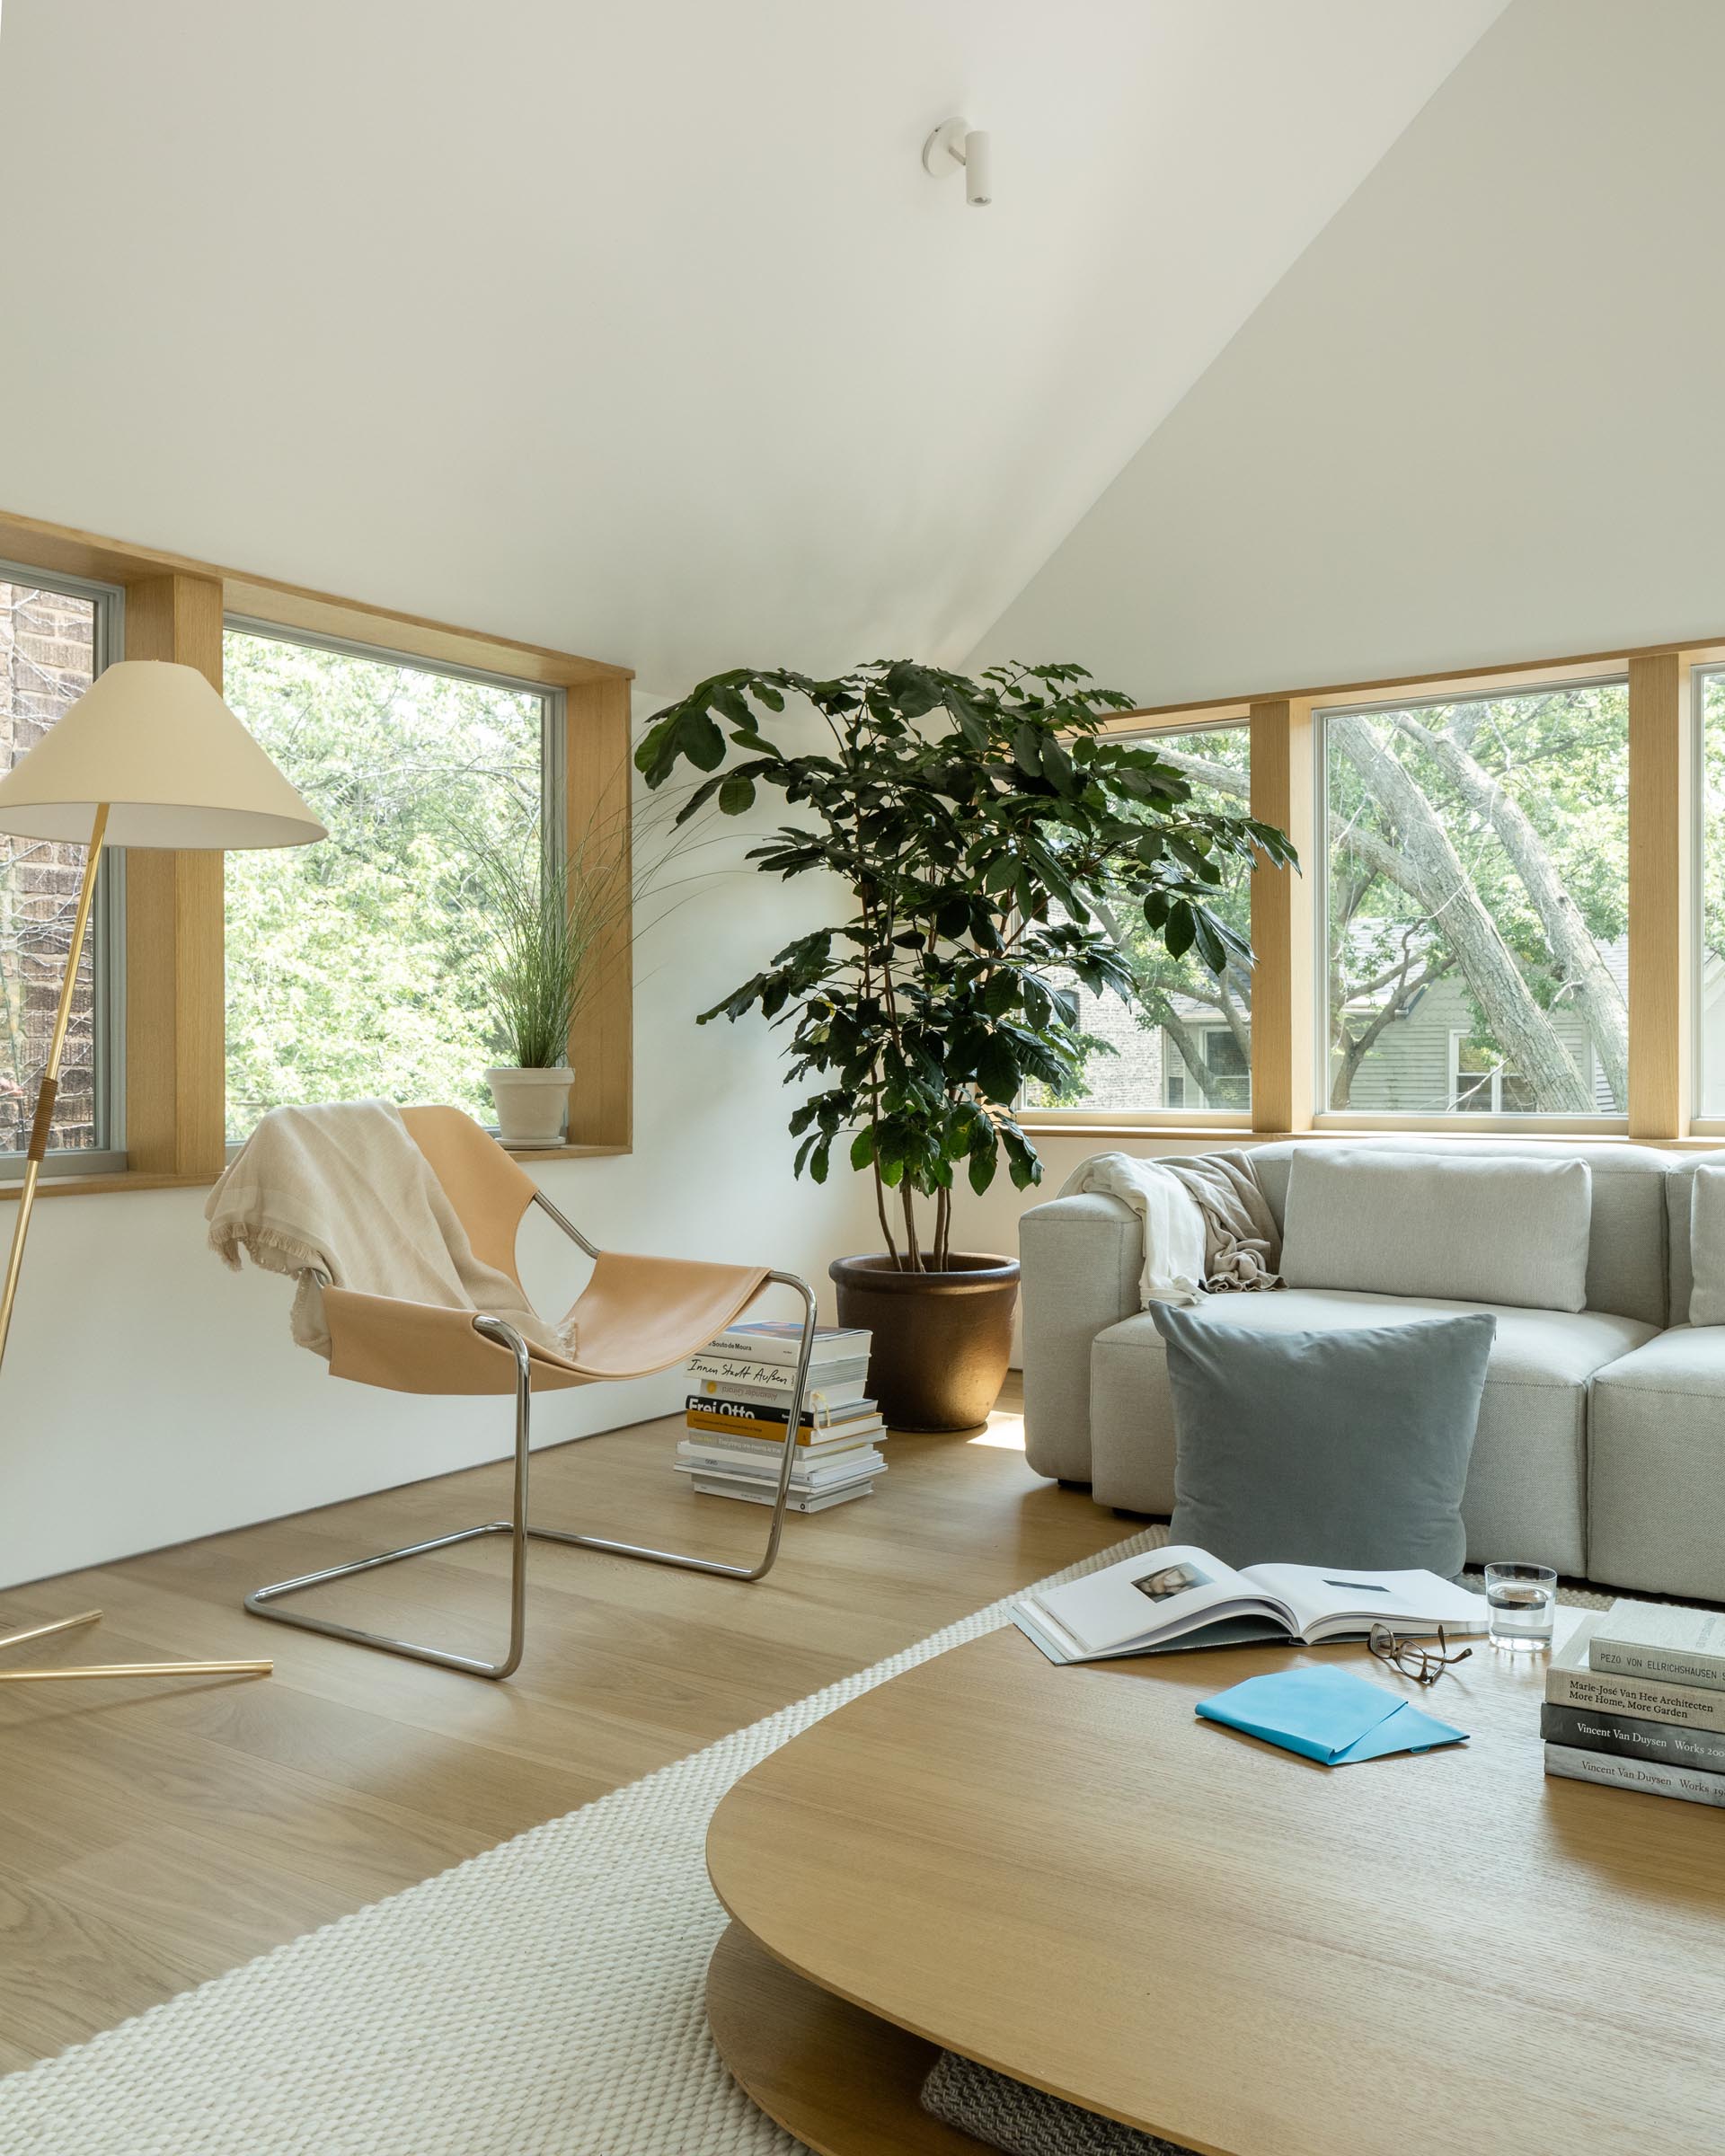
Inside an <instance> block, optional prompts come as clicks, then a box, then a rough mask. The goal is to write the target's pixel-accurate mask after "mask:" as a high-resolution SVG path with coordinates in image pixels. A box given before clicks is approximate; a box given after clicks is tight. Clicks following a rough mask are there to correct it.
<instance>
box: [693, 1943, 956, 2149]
mask: <svg viewBox="0 0 1725 2156" xmlns="http://www.w3.org/2000/svg"><path fill="white" fill-rule="evenodd" d="M707 2020H708V2022H709V2024H710V2025H711V2027H712V2039H713V2042H714V2043H715V2044H716V2045H717V2046H718V2047H719V2055H720V2057H721V2059H723V2061H724V2062H725V2064H726V2065H727V2066H728V2067H729V2068H730V2072H731V2073H732V2075H733V2077H734V2078H735V2080H736V2081H737V2082H738V2083H739V2086H740V2087H741V2088H742V2089H743V2090H745V2092H746V2093H747V2095H748V2096H749V2097H750V2098H752V2099H753V2100H754V2101H755V2102H756V2103H757V2104H758V2105H759V2106H760V2107H761V2109H762V2110H763V2111H765V2113H766V2115H767V2116H768V2117H769V2118H772V2119H776V2120H777V2122H778V2124H779V2125H782V2126H783V2128H784V2130H785V2132H786V2133H787V2134H795V2135H796V2137H797V2139H798V2140H799V2141H801V2142H806V2143H808V2145H809V2147H810V2148H811V2149H814V2150H816V2151H817V2152H818V2156H977V2152H978V2151H979V2150H980V2149H981V2146H982V2144H981V2143H979V2142H976V2141H972V2140H971V2138H970V2136H969V2134H960V2133H956V2132H955V2131H954V2130H953V2128H952V2127H951V2126H946V2125H942V2124H941V2122H940V2121H939V2120H938V2119H934V2118H931V2117H930V2116H928V2114H927V2112H926V2111H924V2109H923V2107H922V2106H921V2104H920V2103H919V2102H918V2101H917V2098H918V2094H919V2092H920V2090H921V2089H922V2086H923V2083H924V2081H925V2080H926V2079H927V2076H928V2071H929V2069H930V2067H931V2066H933V2063H934V2061H935V2059H936V2057H937V2056H938V2055H939V2054H938V2053H937V2052H936V2050H935V2047H934V2046H933V2045H932V2044H929V2043H925V2042H924V2039H923V2038H922V2037H913V2036H912V2035H911V2034H910V2033H909V2031H908V2030H907V2029H902V2028H897V2027H895V2026H894V2024H893V2023H892V2022H890V2021H882V2020H880V2019H877V2018H876V2016H874V2015H873V2014H869V2013H864V2012H863V2010H862V2008H861V2007H860V2006H852V2005H850V2004H848V2003H847V2002H846V2001H845V2000H843V1999H838V1998H836V1997H835V1996H834V1995H833V1993H831V1992H823V1991H822V1990H821V1989H820V1987H819V1985H818V1984H810V1983H809V1980H808V1979H807V1977H803V1976H799V1975H795V1974H794V1973H793V1972H792V1970H790V1969H787V1968H786V1967H785V1966H784V1964H783V1962H781V1961H774V1958H773V1957H772V1956H771V1955H770V1954H769V1953H768V1952H767V1951H766V1949H765V1947H763V1946H762V1945H761V1944H760V1942H759V1941H758V1940H756V1938H755V1936H754V1934H753V1933H752V1932H749V1931H745V1930H744V1929H743V1927H742V1925H741V1924H736V1923H733V1924H732V1925H731V1927H730V1931H727V1932H726V1933H725V1935H724V1937H723V1938H722V1939H721V1940H720V1941H719V1944H718V1945H717V1947H715V1948H714V1949H713V1955H712V1961H711V1962H710V1963H709V1964H708V1966H707Z"/></svg>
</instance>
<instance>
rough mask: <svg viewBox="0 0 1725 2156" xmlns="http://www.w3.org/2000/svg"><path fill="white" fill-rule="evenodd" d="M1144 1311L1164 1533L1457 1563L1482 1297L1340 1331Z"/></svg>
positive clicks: (1341, 1555) (1330, 1558)
mask: <svg viewBox="0 0 1725 2156" xmlns="http://www.w3.org/2000/svg"><path fill="white" fill-rule="evenodd" d="M1151 1316H1152V1318H1153V1319H1154V1322H1155V1326H1156V1330H1157V1331H1158V1332H1160V1333H1161V1335H1162V1337H1163V1339H1164V1340H1165V1341H1166V1343H1167V1347H1168V1383H1169V1386H1170V1388H1171V1390H1172V1393H1173V1400H1174V1516H1173V1518H1172V1521H1171V1522H1170V1523H1169V1527H1168V1533H1169V1538H1170V1540H1171V1541H1173V1542H1190V1543H1193V1544H1195V1545H1196V1546H1197V1547H1198V1548H1199V1549H1200V1550H1207V1551H1210V1553H1211V1554H1212V1556H1215V1557H1219V1558H1220V1559H1221V1560H1222V1561H1223V1563H1224V1564H1225V1565H1252V1564H1283V1565H1360V1566H1365V1567H1367V1568H1369V1569H1370V1570H1372V1571H1376V1572H1401V1571H1427V1572H1436V1573H1438V1574H1440V1575H1441V1576H1442V1577H1444V1578H1446V1579H1453V1578H1454V1577H1455V1575H1456V1574H1457V1573H1458V1572H1459V1571H1460V1570H1461V1568H1462V1567H1463V1565H1464V1563H1465V1561H1466V1559H1467V1533H1466V1530H1465V1529H1464V1526H1463V1524H1462V1491H1463V1489H1464V1485H1465V1483H1466V1481H1467V1463H1468V1460H1469V1457H1470V1455H1471V1454H1472V1453H1473V1434H1474V1431H1475V1429H1476V1428H1477V1427H1478V1425H1479V1419H1480V1394H1481V1392H1482V1390H1483V1388H1484V1384H1485V1372H1486V1363H1487V1360H1488V1358H1489V1356H1490V1355H1491V1341H1492V1338H1493V1336H1494V1334H1495V1333H1496V1330H1497V1322H1498V1321H1497V1320H1496V1319H1495V1318H1494V1317H1492V1316H1491V1313H1490V1312H1486V1311H1481V1312H1475V1313H1471V1314H1469V1315H1468V1316H1465V1317H1454V1318H1442V1317H1439V1318H1427V1319H1423V1320H1420V1321H1416V1322H1415V1323H1413V1324H1409V1325H1372V1326H1364V1327H1360V1328H1358V1329H1356V1330H1349V1331H1346V1332H1331V1331H1301V1332H1252V1331H1250V1330H1246V1329H1245V1328H1243V1327H1242V1326H1238V1325H1225V1324H1218V1323H1216V1321H1215V1320H1214V1319H1209V1318H1207V1317H1206V1316H1205V1315H1204V1314H1203V1312H1201V1311H1187V1310H1175V1309H1173V1308H1172V1307H1171V1306H1169V1305H1168V1304H1166V1303H1158V1304H1157V1305H1156V1306H1155V1307H1154V1309H1153V1311H1152V1312H1151Z"/></svg>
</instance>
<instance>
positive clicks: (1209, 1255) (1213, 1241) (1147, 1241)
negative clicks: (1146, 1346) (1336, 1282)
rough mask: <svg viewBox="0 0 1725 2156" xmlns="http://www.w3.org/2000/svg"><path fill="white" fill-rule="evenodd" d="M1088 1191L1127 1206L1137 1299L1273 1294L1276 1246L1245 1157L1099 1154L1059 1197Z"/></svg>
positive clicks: (1264, 1202) (1277, 1282) (1081, 1168)
mask: <svg viewBox="0 0 1725 2156" xmlns="http://www.w3.org/2000/svg"><path fill="white" fill-rule="evenodd" d="M1086 1190H1094V1191H1098V1192H1100V1193H1101V1195H1102V1196H1104V1197H1117V1198H1119V1200H1120V1202H1121V1204H1122V1205H1127V1206H1131V1208H1132V1210H1133V1211H1134V1212H1135V1213H1136V1214H1137V1216H1138V1220H1139V1223H1140V1224H1141V1225H1142V1227H1143V1230H1144V1270H1143V1272H1142V1274H1141V1275H1140V1276H1139V1281H1138V1289H1139V1298H1140V1300H1141V1302H1142V1303H1144V1305H1145V1307H1146V1309H1147V1308H1148V1307H1149V1305H1150V1304H1151V1303H1196V1302H1197V1301H1198V1299H1199V1295H1200V1294H1206V1293H1207V1294H1227V1293H1230V1292H1237V1291H1241V1290H1245V1289H1253V1288H1270V1287H1279V1286H1281V1285H1282V1283H1281V1279H1280V1277H1279V1276H1278V1273H1277V1270H1276V1268H1277V1267H1278V1265H1279V1264H1280V1263H1281V1251H1282V1239H1281V1237H1280V1235H1279V1234H1278V1232H1277V1227H1276V1217H1275V1215H1274V1214H1272V1213H1271V1211H1270V1209H1269V1202H1268V1201H1267V1200H1266V1198H1265V1197H1264V1194H1263V1192H1262V1191H1261V1189H1260V1188H1258V1179H1257V1177H1256V1176H1255V1175H1254V1174H1253V1173H1252V1160H1251V1156H1250V1155H1249V1154H1248V1153H1242V1152H1240V1151H1238V1150H1237V1149H1236V1150H1234V1151H1233V1152H1229V1153H1202V1154H1199V1155H1198V1156H1197V1157H1196V1158H1194V1159H1190V1160H1162V1161H1156V1160H1146V1159H1143V1158H1140V1157H1139V1156H1138V1155H1137V1154H1135V1153H1098V1154H1097V1155H1096V1156H1095V1157H1094V1159H1092V1160H1088V1161H1085V1162H1083V1163H1082V1164H1081V1165H1080V1166H1079V1167H1078V1168H1076V1169H1075V1170H1074V1171H1073V1173H1072V1174H1071V1175H1070V1176H1069V1177H1068V1178H1067V1179H1066V1186H1065V1188H1063V1189H1062V1190H1061V1193H1060V1195H1061V1197H1075V1196H1076V1195H1077V1194H1078V1193H1079V1192H1081V1191H1086Z"/></svg>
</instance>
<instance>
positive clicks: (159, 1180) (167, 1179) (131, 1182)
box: [0, 1169, 217, 1205]
mask: <svg viewBox="0 0 1725 2156" xmlns="http://www.w3.org/2000/svg"><path fill="white" fill-rule="evenodd" d="M216 1181H217V1178H216V1177H215V1176H213V1175H146V1174H144V1173H142V1172H141V1171H133V1170H131V1169H121V1170H120V1171H118V1172H117V1173H116V1172H109V1173H104V1174H98V1175H45V1176H43V1177H42V1179H41V1180H40V1182H39V1183H38V1184H37V1186H36V1195H37V1197H39V1198H47V1197H104V1196H109V1195H111V1194H112V1193H113V1192H115V1191H119V1190H208V1189H210V1188H212V1187H213V1186H214V1184H215V1183H216ZM23 1187H24V1186H23V1184H22V1181H19V1182H4V1183H0V1205H4V1203H5V1202H6V1200H7V1199H8V1198H15V1197H19V1196H20V1195H21V1194H22V1190H23Z"/></svg>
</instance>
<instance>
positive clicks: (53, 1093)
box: [0, 801, 108, 1363]
mask: <svg viewBox="0 0 1725 2156" xmlns="http://www.w3.org/2000/svg"><path fill="white" fill-rule="evenodd" d="M107 835H108V804H107V802H106V801H104V802H103V803H102V806H101V807H100V808H98V809H97V810H96V820H95V823H94V825H93V826H92V829H91V832H90V844H89V847H88V849H87V851H86V852H85V853H84V881H83V883H82V884H81V885H80V886H79V887H78V912H77V918H76V919H75V921H74V923H73V924H72V949H71V951H70V953H69V955H68V956H67V959H66V978H65V979H64V980H63V981H62V982H61V983H60V1007H59V1009H58V1010H57V1012H55V1014H54V1032H53V1036H52V1038H50V1040H49V1044H48V1062H47V1064H46V1065H45V1066H44V1068H43V1071H42V1090H41V1091H40V1093H39V1094H38V1095H37V1096H36V1119H35V1121H34V1122H33V1123H32V1124H31V1127H30V1150H29V1152H28V1153H26V1154H25V1156H24V1187H23V1188H22V1190H21V1191H20V1192H19V1193H18V1216H17V1218H16V1219H15V1220H14V1221H13V1224H12V1250H11V1254H10V1255H9V1256H8V1258H7V1259H6V1282H5V1286H4V1288H0V1363H4V1361H5V1359H6V1338H7V1335H8V1334H9V1333H10V1332H11V1330H12V1306H13V1303H14V1302H15V1301H16V1300H17V1297H18V1276H19V1274H20V1273H22V1270H23V1269H24V1239H25V1238H26V1236H28V1235H29V1233H30V1216H31V1213H32V1212H33V1211H34V1210H35V1207H36V1184H37V1181H38V1180H39V1179H40V1175H41V1172H42V1162H44V1161H45V1160H46V1159H47V1158H48V1134H49V1127H50V1126H51V1125H52V1123H53V1121H54V1103H55V1101H56V1100H57V1099H58V1097H59V1091H60V1057H61V1056H62V1055H63V1054H64V1053H65V1050H66V1028H67V1027H68V1026H69V1025H70V1024H71V1022H72V997H73V995H74V994H75V990H76V988H77V985H78V966H79V963H80V961H81V960H82V959H83V957H84V933H85V932H86V931H87V929H88V928H89V926H90V901H91V899H92V898H93V897H94V896H95V890H96V870H97V869H98V868H99V867H100V866H101V865H102V841H103V839H104V838H106V836H107Z"/></svg>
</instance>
